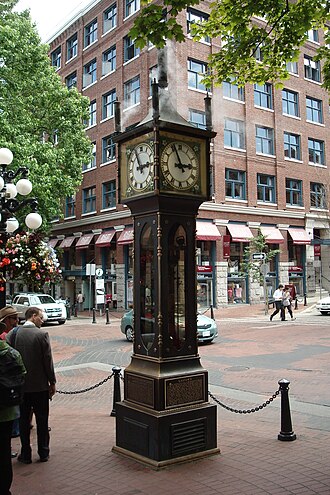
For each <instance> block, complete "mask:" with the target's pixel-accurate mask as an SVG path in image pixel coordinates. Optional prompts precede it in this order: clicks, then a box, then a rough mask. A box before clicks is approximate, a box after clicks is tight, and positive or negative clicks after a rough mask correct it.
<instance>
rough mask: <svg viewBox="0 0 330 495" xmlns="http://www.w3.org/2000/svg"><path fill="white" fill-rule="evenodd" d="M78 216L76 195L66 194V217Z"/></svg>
mask: <svg viewBox="0 0 330 495" xmlns="http://www.w3.org/2000/svg"><path fill="white" fill-rule="evenodd" d="M75 216H76V195H75V194H73V195H72V196H66V198H65V208H64V218H73V217H75Z"/></svg>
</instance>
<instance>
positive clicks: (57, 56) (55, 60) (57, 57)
mask: <svg viewBox="0 0 330 495" xmlns="http://www.w3.org/2000/svg"><path fill="white" fill-rule="evenodd" d="M51 60H52V66H53V67H55V68H56V69H60V68H61V47H58V48H56V50H54V51H53V52H52V53H51Z"/></svg>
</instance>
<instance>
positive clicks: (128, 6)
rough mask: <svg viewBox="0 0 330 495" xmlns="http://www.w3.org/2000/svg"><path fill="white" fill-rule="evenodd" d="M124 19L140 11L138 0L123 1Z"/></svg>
mask: <svg viewBox="0 0 330 495" xmlns="http://www.w3.org/2000/svg"><path fill="white" fill-rule="evenodd" d="M124 6H125V17H124V18H125V19H127V17H130V16H131V15H133V14H135V12H137V11H138V10H140V0H125V4H124Z"/></svg>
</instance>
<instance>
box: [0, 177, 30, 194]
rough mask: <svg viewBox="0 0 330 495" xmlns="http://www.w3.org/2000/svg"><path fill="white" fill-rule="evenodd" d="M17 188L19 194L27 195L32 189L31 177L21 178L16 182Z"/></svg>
mask: <svg viewBox="0 0 330 495" xmlns="http://www.w3.org/2000/svg"><path fill="white" fill-rule="evenodd" d="M0 185H1V184H0ZM16 189H17V192H18V194H21V195H22V196H27V195H28V194H30V192H31V191H32V183H31V181H29V179H20V180H18V181H17V182H16Z"/></svg>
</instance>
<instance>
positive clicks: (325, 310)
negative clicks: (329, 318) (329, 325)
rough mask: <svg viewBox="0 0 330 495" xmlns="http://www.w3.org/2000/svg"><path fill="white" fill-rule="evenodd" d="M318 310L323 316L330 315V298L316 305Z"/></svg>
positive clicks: (321, 300)
mask: <svg viewBox="0 0 330 495" xmlns="http://www.w3.org/2000/svg"><path fill="white" fill-rule="evenodd" d="M316 309H318V310H319V311H320V312H321V314H322V315H328V314H330V296H328V297H324V298H323V299H320V300H319V302H318V303H317V305H316Z"/></svg>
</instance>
